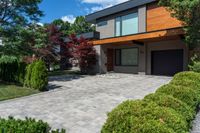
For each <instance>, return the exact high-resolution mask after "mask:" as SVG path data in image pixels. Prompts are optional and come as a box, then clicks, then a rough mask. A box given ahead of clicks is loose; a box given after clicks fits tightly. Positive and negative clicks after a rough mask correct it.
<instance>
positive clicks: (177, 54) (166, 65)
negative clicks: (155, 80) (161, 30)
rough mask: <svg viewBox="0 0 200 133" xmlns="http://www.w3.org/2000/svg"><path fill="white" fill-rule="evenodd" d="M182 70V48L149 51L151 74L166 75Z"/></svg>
mask: <svg viewBox="0 0 200 133" xmlns="http://www.w3.org/2000/svg"><path fill="white" fill-rule="evenodd" d="M181 71H183V50H182V49H180V50H163V51H152V52H151V74H152V75H167V76H173V75H174V74H176V73H178V72H181Z"/></svg>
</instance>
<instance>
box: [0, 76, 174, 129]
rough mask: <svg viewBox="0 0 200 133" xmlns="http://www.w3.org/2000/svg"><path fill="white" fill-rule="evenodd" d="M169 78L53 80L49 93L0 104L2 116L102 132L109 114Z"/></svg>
mask: <svg viewBox="0 0 200 133" xmlns="http://www.w3.org/2000/svg"><path fill="white" fill-rule="evenodd" d="M170 80H171V78H170V77H159V76H145V75H129V74H107V75H99V76H98V75H97V76H86V77H84V76H83V77H79V76H61V77H54V78H50V87H51V89H53V88H55V89H54V90H51V91H49V92H44V93H41V94H37V95H33V96H29V97H24V98H20V99H14V100H10V101H5V102H0V116H1V117H7V116H14V117H17V118H24V117H25V116H28V117H33V118H36V119H42V120H44V121H47V122H48V123H49V124H50V125H52V126H53V128H65V129H66V130H67V132H68V133H99V132H100V129H101V127H102V125H103V123H104V122H105V120H106V114H107V112H109V111H111V110H112V109H113V108H114V107H116V106H117V105H118V104H119V103H121V102H122V101H124V100H127V99H141V98H143V97H144V96H145V95H147V94H149V93H153V92H154V91H155V90H156V89H157V88H158V87H159V86H161V85H163V84H166V83H168V82H169V81H170Z"/></svg>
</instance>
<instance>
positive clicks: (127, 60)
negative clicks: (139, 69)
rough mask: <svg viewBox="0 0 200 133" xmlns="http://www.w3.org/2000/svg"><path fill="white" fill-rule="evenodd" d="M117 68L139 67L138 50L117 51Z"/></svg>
mask: <svg viewBox="0 0 200 133" xmlns="http://www.w3.org/2000/svg"><path fill="white" fill-rule="evenodd" d="M115 65H116V66H137V65H138V48H130V49H116V50H115Z"/></svg>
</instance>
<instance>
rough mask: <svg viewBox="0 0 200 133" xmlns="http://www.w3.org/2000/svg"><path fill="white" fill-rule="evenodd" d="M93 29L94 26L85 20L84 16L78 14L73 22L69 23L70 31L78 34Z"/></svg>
mask: <svg viewBox="0 0 200 133" xmlns="http://www.w3.org/2000/svg"><path fill="white" fill-rule="evenodd" d="M92 31H95V27H94V26H93V25H92V24H90V23H88V22H86V20H85V17H83V16H79V17H77V18H76V20H75V21H74V23H73V24H72V25H71V33H72V34H76V35H80V34H82V33H87V32H92Z"/></svg>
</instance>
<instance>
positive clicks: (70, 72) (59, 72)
mask: <svg viewBox="0 0 200 133" xmlns="http://www.w3.org/2000/svg"><path fill="white" fill-rule="evenodd" d="M80 74H81V73H80V71H78V70H57V71H52V72H49V73H48V75H49V76H61V75H80Z"/></svg>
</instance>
